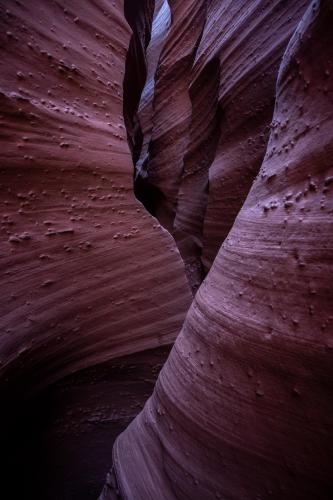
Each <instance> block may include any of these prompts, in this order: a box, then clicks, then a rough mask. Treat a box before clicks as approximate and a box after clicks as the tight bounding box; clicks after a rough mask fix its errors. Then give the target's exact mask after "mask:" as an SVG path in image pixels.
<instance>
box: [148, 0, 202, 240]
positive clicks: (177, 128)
mask: <svg viewBox="0 0 333 500" xmlns="http://www.w3.org/2000/svg"><path fill="white" fill-rule="evenodd" d="M169 6H170V10H171V20H172V22H171V27H170V30H169V34H168V37H167V40H166V43H165V46H164V48H163V51H162V54H161V58H160V61H159V65H158V69H157V74H156V88H155V96H154V115H153V130H152V138H151V143H150V145H149V159H148V162H147V167H146V169H147V175H148V182H149V184H150V185H152V186H153V188H155V193H156V192H157V193H158V194H159V196H157V194H155V196H154V199H155V205H153V206H152V211H153V213H154V214H155V215H157V217H158V218H159V220H160V221H161V223H162V224H163V225H164V226H165V227H166V228H168V229H169V230H170V231H172V228H173V219H174V216H175V213H176V206H177V194H178V188H179V181H180V175H181V172H182V165H183V155H184V150H185V148H186V144H187V141H188V128H189V124H190V117H191V103H190V98H189V94H188V86H189V83H190V71H191V67H192V64H193V60H194V56H195V51H196V46H197V43H198V40H199V38H200V35H201V33H202V29H203V25H204V20H205V11H206V2H205V1H204V0H199V1H198V0H190V1H189V2H180V1H178V0H169Z"/></svg>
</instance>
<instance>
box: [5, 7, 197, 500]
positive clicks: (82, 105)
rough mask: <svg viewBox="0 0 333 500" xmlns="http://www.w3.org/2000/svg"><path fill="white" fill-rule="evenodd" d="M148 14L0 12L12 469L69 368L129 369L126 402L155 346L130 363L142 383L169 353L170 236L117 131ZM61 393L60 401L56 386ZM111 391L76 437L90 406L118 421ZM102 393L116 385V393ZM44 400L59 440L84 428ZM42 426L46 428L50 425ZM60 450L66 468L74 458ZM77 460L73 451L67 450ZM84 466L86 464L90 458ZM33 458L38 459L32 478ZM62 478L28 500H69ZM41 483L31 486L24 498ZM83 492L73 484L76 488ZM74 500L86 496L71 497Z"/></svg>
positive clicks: (142, 10)
mask: <svg viewBox="0 0 333 500" xmlns="http://www.w3.org/2000/svg"><path fill="white" fill-rule="evenodd" d="M153 9H154V2H153V1H149V0H147V1H146V0H142V1H141V2H135V3H133V2H128V1H127V2H125V4H124V2H123V1H121V0H114V1H112V2H111V1H107V0H101V1H98V2H96V1H93V0H84V1H82V0H73V1H71V2H66V1H45V0H44V1H43V0H33V1H32V2H28V3H26V2H23V1H22V2H20V1H9V0H8V1H3V2H1V12H0V23H1V34H0V52H1V58H0V68H1V88H0V102H1V110H0V122H1V137H0V149H1V168H0V204H1V233H0V234H1V236H0V238H1V250H0V257H1V291H0V310H1V319H0V324H1V342H0V394H1V398H2V399H1V401H2V408H3V409H2V415H1V419H4V420H6V426H5V425H4V426H2V429H6V430H5V431H4V432H2V436H1V442H3V440H7V438H8V435H10V436H11V437H10V438H8V441H9V444H8V447H9V448H13V447H14V444H13V443H14V441H15V440H17V441H18V442H17V443H16V444H17V446H18V449H17V450H16V452H13V451H12V450H11V451H8V453H14V454H15V455H16V458H15V459H16V460H17V461H20V460H21V458H20V456H21V455H23V454H24V452H23V451H18V450H20V449H22V448H23V444H22V442H23V439H29V434H30V429H29V428H28V427H27V419H26V418H25V414H24V411H25V407H26V406H28V405H30V406H31V404H30V403H28V398H30V397H31V396H33V395H34V396H35V395H38V394H39V393H40V391H41V390H42V389H44V390H45V391H47V390H51V384H53V383H54V382H57V381H60V380H62V379H64V377H67V376H74V375H75V374H76V373H77V372H78V371H80V370H83V369H84V370H86V369H88V368H89V367H92V366H96V365H101V366H102V365H103V366H104V365H105V363H107V362H110V363H112V360H116V362H118V359H121V360H122V363H123V365H124V364H125V365H126V363H127V364H128V365H129V366H130V367H132V368H131V370H130V371H129V373H130V376H129V378H130V377H132V381H133V382H134V384H131V380H129V381H128V387H129V388H130V389H128V390H129V391H130V390H132V389H133V394H134V399H135V390H134V388H135V384H137V377H138V378H139V377H140V375H139V373H136V371H135V368H133V367H135V366H136V363H139V364H140V363H141V361H140V360H141V358H140V355H139V354H138V353H140V352H143V351H145V350H147V349H149V350H152V349H155V348H156V349H158V353H160V354H159V355H156V356H157V358H158V363H156V362H154V359H155V358H154V356H155V355H154V353H152V354H151V357H150V359H151V360H152V361H151V365H150V364H149V363H148V361H147V360H148V359H149V356H148V355H146V356H145V355H143V358H142V359H143V360H145V363H146V368H144V369H143V370H141V368H138V369H139V372H140V373H141V372H145V371H146V372H147V373H146V378H148V379H150V380H155V378H156V375H157V371H156V369H154V365H157V364H159V365H160V364H161V362H162V360H163V359H165V356H166V355H167V352H168V348H167V347H166V348H165V349H163V348H162V347H161V346H165V345H166V346H167V345H169V344H171V343H172V342H173V341H174V339H175V337H176V335H177V334H178V332H179V329H180V328H181V325H182V322H183V319H184V316H185V313H186V311H187V309H188V307H189V304H190V302H191V293H190V291H189V289H188V285H187V281H186V277H185V272H184V265H183V262H182V259H181V258H180V255H179V252H178V250H177V247H176V245H175V243H174V241H173V239H172V237H171V236H170V235H169V234H168V233H167V232H166V231H165V230H164V229H163V228H162V227H161V226H160V224H159V222H158V221H157V220H156V219H154V218H153V217H151V216H150V214H149V213H147V211H146V210H145V208H144V207H143V206H142V204H141V203H140V202H139V201H137V199H136V198H135V196H134V193H133V172H134V166H133V162H132V158H131V153H130V148H129V145H128V142H127V135H128V137H129V144H130V145H131V137H132V135H131V134H132V129H131V126H130V124H131V123H132V122H131V120H132V121H133V120H134V115H135V113H136V111H137V107H138V105H139V99H140V94H141V91H142V88H143V86H144V83H145V76H146V67H145V48H146V47H147V45H148V43H149V39H150V30H151V22H152V14H153ZM126 18H127V20H126ZM129 23H131V25H132V29H133V32H132V31H131V29H130V26H129ZM133 53H134V54H133ZM134 60H135V61H136V66H135V68H133V61H134ZM130 78H132V79H133V81H132V82H130V80H129V79H130ZM123 85H124V91H123ZM125 122H126V125H127V131H126V127H125ZM150 352H152V351H150ZM124 356H125V358H124ZM126 356H127V357H126ZM131 356H132V357H131ZM133 356H134V357H133ZM112 366H113V365H112V364H111V365H110V371H111V372H112V370H113V369H112ZM103 370H105V368H103ZM123 371H124V370H123ZM125 371H126V370H125ZM124 377H125V378H126V376H125V375H124ZM73 383H74V384H76V382H73ZM90 383H92V382H91V381H90V382H88V377H86V382H85V384H82V387H81V389H80V391H79V392H80V393H81V395H80V397H79V396H78V393H77V390H76V389H75V390H74V389H71V391H72V395H73V405H74V406H75V405H76V407H78V408H79V407H80V403H79V400H80V401H81V405H82V406H81V408H85V405H87V404H88V402H87V401H86V397H87V399H89V396H85V390H84V387H86V391H88V388H89V384H90ZM65 386H67V389H66V391H67V394H68V391H69V389H68V386H69V382H67V383H66V384H65ZM125 386H126V382H125V385H124V391H126V389H125ZM109 387H110V391H111V392H110V395H108V396H105V394H104V391H103V384H102V383H101V384H100V386H99V389H98V390H99V391H100V392H99V394H100V396H99V401H93V402H91V404H90V403H89V404H90V406H91V408H90V409H89V411H88V413H89V415H86V420H85V427H89V425H90V428H91V427H92V425H91V424H89V423H87V421H88V419H89V418H92V415H93V413H94V411H93V405H94V404H96V405H97V407H99V406H101V405H102V403H103V398H104V403H103V404H104V408H106V407H107V406H108V405H109V404H110V405H111V407H112V408H111V409H110V415H111V416H110V420H109V424H108V421H107V419H106V417H105V415H104V414H105V411H104V413H103V412H99V413H100V414H101V418H100V420H103V418H104V417H105V419H106V420H105V419H104V423H103V422H102V423H101V424H100V425H104V426H106V425H109V426H110V427H111V428H112V426H114V422H115V421H116V420H117V419H118V420H117V423H116V424H115V425H116V427H115V428H117V426H118V428H119V422H123V425H127V424H128V422H129V420H128V417H126V418H125V417H124V418H123V417H122V411H123V410H124V407H123V405H124V402H123V401H122V402H121V401H120V399H123V398H120V396H119V395H118V392H119V386H118V385H117V384H116V385H115V386H113V385H112V384H111V385H110V386H109ZM113 387H117V388H118V389H117V391H116V395H114V394H113V393H112V390H113V389H112V388H113ZM147 387H148V389H147ZM147 390H148V392H146V391H147ZM149 390H150V391H151V390H152V388H151V384H150V383H148V384H146V386H145V390H144V391H141V395H140V391H139V392H138V394H137V397H136V406H135V408H136V410H134V409H133V410H132V418H133V416H134V415H135V414H136V413H137V412H138V411H139V409H140V407H141V402H143V401H144V400H145V399H146V398H147V396H148V395H149ZM59 391H60V393H61V391H62V389H59ZM96 391H97V388H96ZM88 392H89V391H88ZM88 392H87V394H88ZM57 397H58V400H59V406H58V407H57V409H56V412H57V413H58V416H61V419H62V422H61V427H62V429H66V425H67V426H69V427H70V428H72V429H74V427H75V426H76V430H75V432H77V429H78V428H79V427H80V426H81V429H82V428H83V427H84V425H83V424H82V418H83V419H84V417H82V414H81V418H80V419H77V420H76V421H75V422H74V420H75V418H74V416H73V415H74V413H75V411H74V412H73V415H72V417H70V416H68V415H69V414H70V403H68V406H67V409H66V411H65V406H66V405H64V408H63V409H61V401H62V399H61V397H60V396H57ZM105 398H106V399H105ZM117 398H118V399H117ZM116 401H120V402H119V404H118V403H116ZM117 404H118V407H117ZM16 405H18V406H19V409H17V408H16ZM112 405H113V406H112ZM131 405H132V403H131ZM114 406H115V407H116V408H115V409H114ZM40 407H41V408H43V412H45V413H46V412H47V411H48V409H46V408H45V407H44V405H42V404H41V405H40ZM67 411H68V415H67V413H66V412H67ZM128 411H129V410H128V409H126V408H125V413H126V412H127V413H126V414H128ZM96 413H98V412H96ZM114 414H116V415H118V416H117V418H116V417H114V416H113V415H114ZM66 415H67V416H66ZM103 415H104V417H103ZM44 416H45V418H44V421H46V420H47V418H51V419H52V416H50V415H48V416H47V415H46V414H45V415H44ZM14 417H15V418H17V419H18V421H17V422H16V424H15V425H16V429H15V428H14V429H13V430H12V431H9V427H8V425H9V424H8V421H9V422H10V425H11V423H12V422H13V421H14ZM59 418H60V417H59ZM55 420H56V419H54V422H53V424H54V425H55V426H56V425H57V423H56V422H55ZM97 420H98V418H96V417H95V421H96V424H94V425H95V427H97V425H98V422H97ZM66 422H67V423H66ZM105 422H106V423H105ZM110 422H111V423H110ZM74 423H75V425H74ZM43 424H44V422H43V423H42V425H43ZM13 425H14V424H13ZM51 426H52V424H51ZM120 427H121V426H120ZM11 432H12V433H11ZM67 432H68V431H67ZM89 432H90V431H89ZM19 434H20V439H18V438H17V436H18V435H19ZM59 434H61V433H59ZM69 435H70V433H69V432H68V434H67V437H68V436H69ZM72 435H74V434H72ZM91 436H92V434H91V435H90V438H89V439H90V442H92V441H93V438H92V437H91ZM81 438H82V441H84V440H86V442H87V438H86V437H83V436H81ZM71 439H72V438H71V437H69V444H68V448H67V452H66V449H65V451H64V456H65V457H66V453H67V456H70V455H71V454H72V455H73V453H72V448H71V447H72V445H73V442H70V440H71ZM73 439H74V438H73ZM36 441H37V437H36V439H35V442H36ZM50 442H52V440H50ZM103 442H104V440H103ZM110 443H112V441H110ZM76 444H77V441H76ZM53 446H54V447H53V448H52V447H51V448H50V447H46V449H44V450H43V453H45V454H46V455H47V456H48V457H49V456H51V455H52V454H54V455H56V454H57V448H59V445H57V442H56V440H55V441H53ZM62 446H63V445H62ZM89 446H91V445H89ZM64 447H65V448H66V446H65V445H64ZM9 448H8V450H9ZM102 448H103V447H102V446H100V449H102ZM3 449H4V450H5V449H6V448H4V446H3ZM34 449H35V444H34V443H33V442H32V443H30V450H33V451H32V452H30V456H29V458H28V459H27V460H25V465H24V466H23V472H22V477H23V475H24V473H25V472H24V470H25V469H26V468H27V467H28V465H27V464H28V463H30V462H33V460H34V459H33V456H32V455H33V453H34ZM83 449H84V448H83ZM88 449H89V447H88ZM90 451H91V448H90ZM82 453H83V451H82ZM102 453H103V452H102ZM88 455H89V452H88ZM5 456H6V457H7V460H9V459H8V455H7V452H5V451H4V460H5V461H6V459H5ZM62 458H64V457H62ZM65 460H67V458H65ZM75 460H76V461H78V460H82V455H81V457H80V453H77V456H75ZM91 460H92V461H93V460H95V461H98V460H99V458H98V457H97V456H96V450H95V451H94V450H93V451H92V454H91ZM104 460H106V461H105V462H104V470H103V469H101V470H100V474H101V476H102V477H104V476H105V474H106V472H107V469H108V464H109V463H110V459H109V457H104ZM46 461H47V459H46V458H45V457H44V459H40V463H39V464H38V462H37V464H36V465H35V468H36V469H38V468H39V467H41V462H43V463H44V462H46ZM60 466H61V467H62V464H61V465H60ZM15 467H16V473H17V469H20V467H18V465H17V464H16V466H15V464H14V466H13V468H14V475H15ZM70 467H72V469H73V467H74V465H73V463H72V464H70ZM75 467H79V466H78V465H75ZM84 467H86V466H84ZM91 467H94V466H93V465H92V466H91ZM87 468H88V467H87ZM3 470H4V469H3ZM67 472H68V471H67ZM4 475H5V476H6V473H5V474H4ZM63 479H64V478H63V477H60V478H59V477H58V476H55V477H54V478H53V480H52V481H53V482H55V484H56V486H54V487H53V489H54V490H55V492H53V491H52V481H50V484H49V488H50V491H48V492H47V493H45V492H44V495H42V494H41V498H46V497H47V498H51V496H52V497H53V495H54V498H63V499H64V498H67V496H66V495H69V493H68V492H67V493H65V492H64V491H66V489H68V488H67V487H66V486H64V485H63V488H64V489H63V490H61V489H60V491H59V488H60V487H59V484H60V483H61V481H62V480H63ZM42 480H43V478H42V477H40V478H37V479H36V485H35V487H36V486H37V484H38V482H40V481H42ZM86 480H87V479H86V477H85V474H83V475H81V477H80V482H81V483H82V482H83V483H84V482H85V481H86ZM22 483H23V486H22V487H24V488H25V486H24V481H23V479H22ZM102 484H103V483H102V482H101V483H100V484H99V486H98V489H97V490H94V491H95V493H94V497H96V496H97V491H98V490H100V488H101V487H102ZM11 486H12V485H10V487H11ZM82 489H83V488H82ZM25 491H26V488H25ZM12 493H13V492H11V494H12ZM35 494H36V492H35ZM27 495H28V496H29V492H27ZM31 495H32V493H31ZM37 497H38V495H36V498H37ZM78 497H79V498H80V500H81V499H82V498H87V497H86V496H84V495H83V494H82V491H81V495H78ZM70 498H71V499H72V498H74V497H73V496H70ZM88 498H91V496H90V497H88Z"/></svg>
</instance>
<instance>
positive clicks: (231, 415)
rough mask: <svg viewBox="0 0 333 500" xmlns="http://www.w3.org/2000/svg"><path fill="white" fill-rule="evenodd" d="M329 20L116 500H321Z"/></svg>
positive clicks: (326, 376)
mask: <svg viewBox="0 0 333 500" xmlns="http://www.w3.org/2000/svg"><path fill="white" fill-rule="evenodd" d="M332 22H333V5H332V2H331V1H329V0H327V1H325V0H324V1H322V2H314V3H312V4H311V5H310V7H309V8H308V10H307V11H306V13H305V15H304V17H303V18H302V20H301V22H300V24H299V25H298V27H297V29H296V31H295V33H294V35H293V37H292V39H291V41H290V42H289V45H288V48H287V50H286V52H285V54H284V56H283V59H282V63H281V65H280V69H279V75H278V81H277V96H276V102H275V110H274V116H273V121H272V126H271V133H270V137H269V143H268V147H267V151H266V153H265V158H264V161H263V164H262V166H261V168H260V171H259V175H258V177H257V178H256V180H255V182H254V183H253V186H252V188H251V190H250V193H249V195H248V197H247V199H246V201H245V203H244V205H243V207H242V209H241V210H240V212H239V214H238V216H237V218H236V220H235V223H234V225H233V227H232V229H231V231H230V233H229V234H228V237H227V238H226V239H225V241H224V243H223V245H222V247H221V249H220V251H219V252H218V255H217V258H216V259H215V261H214V264H213V266H212V268H211V271H210V273H209V274H208V276H207V278H206V279H205V281H204V282H203V284H202V286H201V287H200V289H199V291H198V292H197V294H196V297H195V299H194V302H193V304H192V306H191V308H190V311H189V313H188V315H187V318H186V320H185V324H184V327H183V329H182V331H181V333H180V335H179V336H178V338H177V341H176V343H175V346H174V347H173V349H172V352H171V354H170V357H169V359H168V361H167V363H166V364H165V366H164V368H163V370H162V372H161V374H160V376H159V379H158V382H157V384H156V387H155V391H154V394H153V396H152V397H151V398H150V399H149V400H148V402H147V403H146V406H145V408H144V410H143V412H142V413H141V414H140V415H139V416H138V417H137V418H136V419H135V420H134V422H133V423H132V424H131V425H130V426H129V427H128V429H127V430H126V431H125V432H124V433H123V434H121V435H120V437H119V438H118V439H117V441H116V444H115V447H114V450H113V457H114V467H115V475H116V478H117V481H118V487H119V490H120V493H121V495H122V497H123V498H124V499H129V498H130V499H149V498H151V499H153V498H154V499H155V498H160V499H175V498H177V499H188V498H192V499H203V498H204V499H211V498H212V499H213V498H235V499H240V498H242V499H247V498H276V499H280V498H281V497H283V498H285V499H293V500H294V499H305V498H316V499H323V500H326V499H327V498H329V497H330V492H331V488H332V478H331V463H332V449H333V440H332V436H333V433H332V414H333V407H332V400H331V397H330V395H331V393H332V388H333V371H332V333H333V330H332V328H333V327H332V322H333V315H332V309H333V307H332V306H333V296H332V280H333V266H332V247H333V240H332V235H333V227H332V221H333V219H332V214H333V196H332V189H333V187H332V186H333V170H332V154H333V135H332V130H333V128H332V126H333V106H332V104H333V102H332V100H333V99H332V98H333V95H332V94H333V92H332V91H333V87H332V79H331V75H332V71H333V57H332V51H331V50H330V47H332V43H333V39H332V36H333V35H332V30H331V25H332ZM102 498H103V497H102Z"/></svg>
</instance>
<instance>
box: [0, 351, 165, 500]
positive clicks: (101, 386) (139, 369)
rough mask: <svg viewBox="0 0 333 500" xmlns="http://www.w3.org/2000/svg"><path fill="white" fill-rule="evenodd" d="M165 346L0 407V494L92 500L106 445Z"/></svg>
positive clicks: (147, 390) (143, 395) (129, 415)
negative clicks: (23, 401) (27, 399)
mask: <svg viewBox="0 0 333 500" xmlns="http://www.w3.org/2000/svg"><path fill="white" fill-rule="evenodd" d="M169 351H170V347H160V348H158V349H154V350H150V351H145V352H142V353H137V354H133V355H130V356H126V357H123V358H119V359H117V360H113V361H110V362H108V363H105V364H103V365H100V366H96V367H93V368H88V369H86V370H83V371H81V372H79V373H77V374H73V375H71V376H68V377H66V378H65V379H64V380H62V381H61V382H58V383H56V384H54V385H53V386H51V387H48V388H47V390H45V391H44V392H43V393H41V394H40V395H39V396H38V397H35V398H34V399H31V400H30V401H26V402H25V403H21V404H20V405H19V404H17V402H16V403H14V401H13V399H12V402H11V403H8V405H5V406H3V407H2V415H1V443H0V444H1V462H2V463H1V472H2V476H1V477H2V481H1V491H2V495H3V498H6V499H8V500H9V499H13V500H16V499H19V498H22V497H24V498H27V499H30V498H31V499H34V500H46V499H47V500H96V499H97V498H98V496H99V494H100V492H101V490H102V488H103V485H104V483H105V478H106V475H107V473H108V471H109V468H110V464H112V446H113V443H114V441H115V439H116V437H117V436H118V435H119V434H120V433H121V432H122V431H123V430H124V429H125V428H126V427H127V426H128V424H129V423H130V422H131V420H132V419H133V418H134V417H135V416H136V415H137V414H138V413H139V411H140V410H141V409H142V407H143V405H144V403H145V401H146V400H147V399H148V397H149V396H150V395H151V393H152V391H153V388H154V384H155V381H156V378H157V376H158V373H159V371H160V369H161V368H162V366H163V363H164V361H165V359H166V358H167V356H168V354H169ZM2 402H3V403H4V401H2ZM6 413H7V415H8V414H9V416H7V418H6V417H5V414H6Z"/></svg>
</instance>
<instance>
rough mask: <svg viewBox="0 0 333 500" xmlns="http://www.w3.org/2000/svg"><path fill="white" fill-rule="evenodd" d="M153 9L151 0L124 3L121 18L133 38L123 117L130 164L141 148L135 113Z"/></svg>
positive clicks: (144, 74) (145, 74)
mask: <svg viewBox="0 0 333 500" xmlns="http://www.w3.org/2000/svg"><path fill="white" fill-rule="evenodd" d="M154 6H155V1H154V0H135V1H134V0H125V2H124V12H125V18H126V21H127V22H128V24H129V25H130V27H131V29H132V31H133V35H132V37H131V40H130V44H129V48H128V52H127V56H126V64H125V76H124V83H123V90H124V102H123V114H124V121H125V126H126V130H127V140H128V144H129V147H130V150H131V154H132V158H133V163H134V165H135V164H136V162H137V161H138V159H139V157H140V152H141V147H142V132H141V127H140V123H139V120H138V117H137V111H138V108H139V103H140V98H141V94H142V91H143V88H144V85H145V82H146V77H147V65H146V50H147V47H148V44H149V42H150V36H151V27H152V21H153V15H154Z"/></svg>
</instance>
